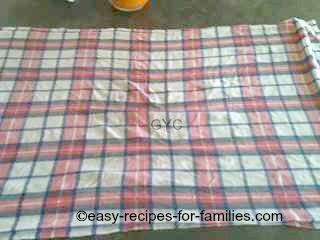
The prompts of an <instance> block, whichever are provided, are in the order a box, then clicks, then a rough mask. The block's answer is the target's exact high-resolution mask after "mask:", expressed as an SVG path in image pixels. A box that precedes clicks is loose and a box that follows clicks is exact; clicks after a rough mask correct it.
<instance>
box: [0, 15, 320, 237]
mask: <svg viewBox="0 0 320 240" xmlns="http://www.w3.org/2000/svg"><path fill="white" fill-rule="evenodd" d="M319 60H320V31H319V28H318V27H317V25H316V23H315V22H314V21H310V22H306V21H304V20H300V19H290V20H288V21H285V22H282V23H280V24H278V25H254V26H249V25H238V26H231V27H229V26H224V27H209V28H204V29H183V30H141V29H133V30H129V29H121V28H119V29H101V30H95V29H81V30H75V29H73V30H71V29H43V28H22V27H21V28H20V27H19V28H2V29H1V30H0V69H1V70H0V71H1V72H0V74H1V75H0V159H1V161H0V216H1V217H0V238H1V239H5V238H11V239H20V238H37V239H39V238H49V237H66V238H68V237H73V236H85V235H96V234H107V233H112V232H117V231H128V230H136V229H163V228H166V229H168V228H177V227H178V228H180V227H181V228H182V227H194V226H225V225H230V224H248V223H245V222H237V223H232V222H193V223H177V222H156V223H153V224H151V225H149V224H148V223H146V222H124V221H120V222H118V223H117V224H115V225H111V224H110V223H108V224H107V223H104V222H90V221H85V222H79V221H78V220H77V219H76V213H77V211H79V210H86V211H88V212H114V213H122V214H123V213H125V212H141V211H142V212H144V211H145V210H146V209H147V210H149V212H155V213H157V212H164V213H166V212H170V213H175V212H176V211H177V210H178V209H183V210H185V211H188V212H195V213H199V211H200V210H202V209H204V210H207V211H222V210H225V209H235V210H236V211H240V212H241V211H242V212H249V213H252V214H254V213H258V212H269V213H273V212H275V213H282V214H283V216H284V221H283V222H282V223H272V222H252V223H250V224H255V225H267V224H269V225H270V224H285V225H292V226H300V227H312V228H320V187H319V185H320V138H319V136H320V111H319V107H320V95H319V87H320V85H319V84H320V67H319V63H320V61H319ZM154 119H160V120H161V119H165V120H167V121H169V119H172V121H173V120H175V119H179V120H180V121H181V123H180V125H181V126H182V128H181V129H180V130H176V129H174V128H172V127H170V128H165V127H164V124H163V127H162V128H161V129H159V130H155V129H152V128H151V122H152V120H154Z"/></svg>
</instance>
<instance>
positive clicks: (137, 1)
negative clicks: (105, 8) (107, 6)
mask: <svg viewBox="0 0 320 240" xmlns="http://www.w3.org/2000/svg"><path fill="white" fill-rule="evenodd" d="M109 1H110V3H111V4H112V5H113V6H114V7H115V8H116V9H119V10H121V11H126V12H131V11H136V10H139V9H141V8H143V6H144V5H145V4H146V3H147V2H148V0H109Z"/></svg>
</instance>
